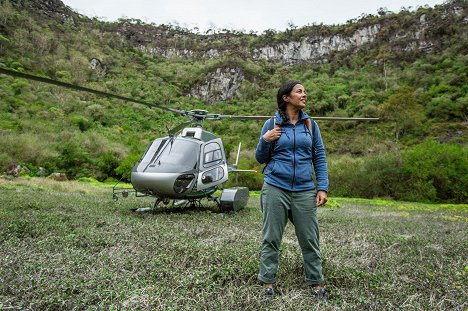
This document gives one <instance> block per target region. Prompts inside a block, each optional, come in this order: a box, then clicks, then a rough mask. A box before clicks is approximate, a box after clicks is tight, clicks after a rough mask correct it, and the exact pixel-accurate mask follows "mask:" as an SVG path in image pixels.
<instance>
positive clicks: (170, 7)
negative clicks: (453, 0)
mask: <svg viewBox="0 0 468 311" xmlns="http://www.w3.org/2000/svg"><path fill="white" fill-rule="evenodd" d="M62 1H63V2H64V3H65V4H66V5H68V6H69V7H71V8H72V9H74V10H75V11H77V12H78V13H81V14H83V15H87V16H89V17H98V18H99V19H101V20H106V21H115V20H117V19H119V18H122V17H126V18H137V19H140V20H142V21H144V22H146V23H155V24H158V25H159V24H168V23H171V24H176V23H178V24H179V25H180V26H182V27H184V28H189V29H193V28H194V27H198V28H199V29H200V31H202V32H204V31H206V30H207V29H209V28H212V27H213V26H215V27H216V28H218V29H223V28H228V29H231V30H242V31H246V32H249V31H251V30H253V31H255V32H258V33H261V32H263V31H264V30H266V29H276V30H280V31H281V30H285V29H286V28H287V27H288V24H290V23H292V24H294V25H296V26H298V27H301V26H304V25H308V24H309V25H312V24H313V23H317V24H320V23H324V24H326V25H331V24H343V23H346V21H348V20H350V19H353V18H357V17H359V16H360V15H361V14H362V13H366V14H377V10H378V9H379V8H387V9H388V10H389V11H393V12H399V11H400V9H401V8H402V7H405V8H411V9H412V10H414V9H416V8H417V7H419V6H425V5H429V6H430V7H434V5H437V4H442V3H444V0H386V1H385V0H295V1H294V0H292V1H285V0H282V1H280V0H131V1H128V0H62Z"/></svg>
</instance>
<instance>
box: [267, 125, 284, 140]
mask: <svg viewBox="0 0 468 311" xmlns="http://www.w3.org/2000/svg"><path fill="white" fill-rule="evenodd" d="M280 136H281V128H280V127H279V126H277V127H275V128H274V129H271V130H269V131H267V132H266V133H265V134H263V139H265V140H266V141H267V142H269V143H271V142H272V141H275V140H278V138H280Z"/></svg>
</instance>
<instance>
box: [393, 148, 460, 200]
mask: <svg viewBox="0 0 468 311" xmlns="http://www.w3.org/2000/svg"><path fill="white" fill-rule="evenodd" d="M402 158H403V163H404V165H403V171H404V174H405V175H406V176H407V178H408V180H407V181H406V183H407V184H408V187H405V189H406V191H405V192H404V193H403V194H402V195H403V196H404V198H405V199H408V200H414V201H431V202H432V201H443V202H453V203H466V201H467V199H468V191H467V187H466V186H467V185H468V151H467V149H466V148H463V147H461V146H458V145H454V144H440V143H437V142H435V141H427V142H425V143H423V144H420V145H417V146H414V147H412V148H410V149H408V150H406V151H405V152H403V154H402Z"/></svg>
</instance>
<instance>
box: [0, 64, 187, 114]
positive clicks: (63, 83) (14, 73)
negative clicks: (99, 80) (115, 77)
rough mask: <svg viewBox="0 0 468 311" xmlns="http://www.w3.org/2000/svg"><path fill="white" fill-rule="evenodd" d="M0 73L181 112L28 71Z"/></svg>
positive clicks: (2, 71) (2, 69)
mask: <svg viewBox="0 0 468 311" xmlns="http://www.w3.org/2000/svg"><path fill="white" fill-rule="evenodd" d="M0 73H3V74H6V75H10V76H13V77H19V78H24V79H29V80H35V81H39V82H44V83H49V84H53V85H57V86H61V87H66V88H69V89H72V90H75V91H83V92H88V93H93V94H96V95H99V96H105V97H112V98H117V99H121V100H124V101H128V102H133V103H137V104H142V105H145V106H148V107H156V108H159V109H163V110H167V111H171V112H174V113H178V114H182V111H181V110H177V109H173V108H167V107H164V106H161V105H160V104H156V103H148V102H145V101H142V100H138V99H133V98H129V97H124V96H120V95H116V94H111V93H106V92H103V91H99V90H95V89H90V88H87V87H83V86H79V85H76V84H71V83H67V82H62V81H58V80H53V79H49V78H44V77H39V76H35V75H31V74H28V73H24V72H18V71H14V70H9V69H5V68H1V67H0Z"/></svg>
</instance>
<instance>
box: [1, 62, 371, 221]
mask: <svg viewBox="0 0 468 311" xmlns="http://www.w3.org/2000/svg"><path fill="white" fill-rule="evenodd" d="M0 73H2V74H7V75H10V76H14V77H21V78H26V79H30V80H35V81H40V82H44V83H49V84H54V85H58V86H61V87H66V88H70V89H73V90H77V91H84V92H89V93H93V94H97V95H100V96H105V97H110V98H117V99H121V100H124V101H129V102H134V103H138V104H142V105H146V106H149V107H156V108H159V109H162V110H166V111H170V112H172V113H175V114H178V115H182V116H185V117H187V118H188V121H186V122H183V123H181V124H180V125H179V126H177V127H175V128H173V129H172V130H170V131H169V133H168V135H167V136H165V137H161V138H157V139H155V140H154V141H152V142H151V143H150V144H149V145H148V147H147V148H146V151H145V152H144V154H143V156H142V157H141V158H140V160H139V161H138V162H137V163H136V164H135V166H134V167H133V170H132V172H131V184H132V188H126V187H120V186H119V184H120V182H119V183H117V184H116V185H115V186H114V187H113V191H112V197H113V199H114V200H115V201H117V200H118V198H119V196H122V197H128V195H129V193H131V192H133V193H135V195H136V196H137V197H141V196H154V197H156V202H155V203H154V206H153V208H138V209H135V211H136V212H144V211H151V210H154V209H157V208H159V207H161V206H166V207H173V206H182V207H202V200H204V199H207V200H208V201H212V202H215V203H216V205H217V206H218V207H219V209H220V210H221V211H222V212H227V211H237V210H239V209H242V208H244V207H245V206H246V204H247V201H248V199H249V189H248V188H247V187H233V188H225V189H222V186H221V185H222V184H223V183H224V182H226V181H227V180H228V174H229V173H236V180H237V173H240V172H256V171H255V170H242V169H239V168H238V163H239V155H240V148H241V144H239V148H238V150H237V158H236V163H235V164H233V165H228V164H227V161H226V154H225V151H224V147H223V143H222V141H221V139H220V138H219V137H217V136H216V135H214V134H213V133H210V132H208V131H205V130H204V129H203V127H202V123H203V121H205V120H221V119H238V120H267V119H269V118H271V116H236V115H222V114H209V113H208V112H207V111H206V110H188V111H187V110H178V109H174V108H170V107H166V106H163V105H160V104H156V103H148V102H144V101H141V100H136V99H133V98H127V97H123V96H119V95H115V94H111V93H106V92H102V91H99V90H95V89H90V88H86V87H82V86H78V85H74V84H70V83H66V82H62V81H57V80H53V79H49V78H45V77H40V76H35V75H31V74H27V73H23V72H17V71H12V70H9V69H5V68H1V67H0ZM313 119H314V120H362V121H372V120H378V118H347V117H313ZM217 190H222V193H221V196H220V197H219V198H217V197H215V196H214V193H215V192H216V191H217Z"/></svg>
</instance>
